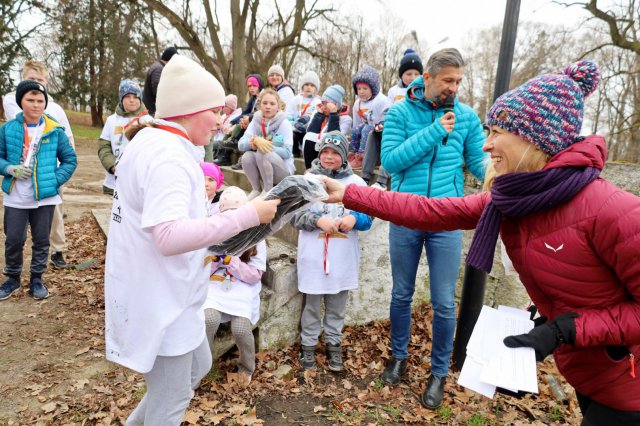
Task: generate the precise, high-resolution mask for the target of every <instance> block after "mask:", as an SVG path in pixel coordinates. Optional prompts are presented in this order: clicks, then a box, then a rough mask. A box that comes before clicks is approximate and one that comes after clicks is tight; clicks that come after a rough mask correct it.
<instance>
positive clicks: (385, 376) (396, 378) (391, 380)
mask: <svg viewBox="0 0 640 426" xmlns="http://www.w3.org/2000/svg"><path fill="white" fill-rule="evenodd" d="M406 369H407V360H406V359H396V358H395V357H391V359H390V360H389V363H388V364H387V366H386V367H385V369H384V371H383V372H382V377H381V378H382V381H383V382H385V383H387V384H390V385H393V386H395V385H397V384H398V383H400V381H401V380H402V376H403V375H404V372H405V371H406Z"/></svg>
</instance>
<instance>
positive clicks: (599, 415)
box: [576, 392, 640, 426]
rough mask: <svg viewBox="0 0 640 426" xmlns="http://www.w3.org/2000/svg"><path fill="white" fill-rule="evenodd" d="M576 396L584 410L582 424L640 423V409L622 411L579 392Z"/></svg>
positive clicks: (616, 424) (594, 425)
mask: <svg viewBox="0 0 640 426" xmlns="http://www.w3.org/2000/svg"><path fill="white" fill-rule="evenodd" d="M576 396H577V397H578V404H579V405H580V411H582V426H613V425H615V426H634V425H640V411H620V410H616V409H614V408H611V407H607V406H606V405H602V404H600V403H599V402H596V401H594V400H593V399H591V398H589V397H586V396H584V395H582V394H580V393H578V392H576Z"/></svg>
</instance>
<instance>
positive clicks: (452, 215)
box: [343, 184, 491, 231]
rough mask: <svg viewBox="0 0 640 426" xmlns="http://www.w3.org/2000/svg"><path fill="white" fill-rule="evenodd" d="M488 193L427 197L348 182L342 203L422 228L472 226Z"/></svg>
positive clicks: (462, 227) (470, 227)
mask: <svg viewBox="0 0 640 426" xmlns="http://www.w3.org/2000/svg"><path fill="white" fill-rule="evenodd" d="M490 199H491V196H490V194H489V193H488V192H481V193H478V194H474V195H468V196H466V197H457V198H427V197H424V196H420V195H414V194H408V193H404V192H393V191H380V190H379V189H375V188H370V187H366V186H357V185H354V184H351V185H348V186H347V188H346V189H345V193H344V200H343V202H344V205H345V207H346V208H348V209H350V210H355V211H358V212H362V213H366V214H368V215H371V216H375V217H378V218H380V219H384V220H388V221H390V222H393V223H395V224H396V225H401V226H406V227H407V228H412V229H419V230H422V231H452V230H455V229H474V228H475V227H476V225H477V223H478V220H480V216H481V215H482V211H483V210H484V206H485V205H487V204H488V203H489V201H490Z"/></svg>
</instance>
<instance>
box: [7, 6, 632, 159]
mask: <svg viewBox="0 0 640 426" xmlns="http://www.w3.org/2000/svg"><path fill="white" fill-rule="evenodd" d="M41 2H44V3H41ZM566 6H567V7H572V8H577V7H582V8H584V9H585V10H586V11H588V12H589V14H590V16H591V18H590V19H587V20H586V21H585V22H582V23H580V25H578V26H575V27H573V28H567V27H560V26H553V25H549V24H544V23H530V22H526V18H527V17H526V16H521V25H520V27H519V30H518V37H517V44H516V52H515V57H514V65H513V72H512V79H511V87H515V86H517V85H519V84H521V83H522V82H524V81H526V80H527V79H529V78H531V77H533V76H535V75H537V74H540V73H545V72H557V71H560V70H561V69H562V67H564V66H565V65H567V64H569V63H571V62H573V61H575V60H578V59H581V58H590V59H594V60H596V61H597V62H598V63H599V65H600V68H601V72H602V83H601V86H600V90H598V91H597V92H596V93H595V94H594V95H593V96H591V98H590V99H589V102H588V104H587V110H586V117H585V128H586V130H588V131H592V132H598V133H601V134H605V135H606V136H607V140H608V143H609V158H610V159H621V160H627V161H634V162H640V4H639V0H608V1H606V2H604V3H603V0H601V1H597V0H584V1H582V2H573V3H571V4H567V5H566ZM341 7H342V5H340V4H338V3H337V2H332V0H313V1H303V0H287V1H285V0H280V1H276V0H227V1H225V2H221V1H211V0H202V1H190V0H166V1H164V0H163V1H161V0H112V1H106V0H77V1H72V0H14V1H12V2H7V1H6V0H5V1H4V2H2V3H0V12H2V20H1V23H0V49H2V52H3V55H1V56H0V77H2V78H0V89H2V92H3V93H6V92H8V91H10V90H11V89H12V88H13V87H14V86H15V83H16V82H15V81H13V80H12V79H11V78H10V77H11V76H15V75H16V74H15V71H16V70H17V69H18V68H19V67H20V64H21V62H22V61H23V60H24V59H25V58H27V57H30V56H33V57H35V58H36V59H40V60H44V61H45V62H47V63H48V64H49V65H50V68H51V70H52V73H51V80H52V82H51V84H50V86H51V87H50V89H51V91H52V92H53V93H54V95H55V97H56V99H57V100H59V101H62V102H63V103H66V104H67V105H68V106H69V107H72V108H76V109H81V110H89V111H91V114H92V121H93V123H94V125H96V126H100V125H102V117H103V115H104V114H105V113H106V111H108V110H112V109H113V107H114V105H115V103H116V102H117V87H118V82H119V81H120V79H121V78H122V77H128V78H137V79H138V80H139V81H143V80H144V75H145V72H146V69H147V67H148V66H149V64H151V62H153V61H154V60H155V59H157V58H158V57H159V56H160V53H161V52H162V50H164V48H166V47H167V46H168V45H176V46H177V47H178V49H179V51H180V53H181V54H185V55H188V56H190V57H192V58H194V59H196V60H197V61H199V62H200V63H201V64H202V65H203V66H204V67H205V68H207V69H208V70H209V71H211V72H212V73H213V74H214V75H215V76H216V77H217V78H218V79H219V80H220V81H221V82H222V83H223V86H224V87H225V89H226V90H227V91H228V92H230V93H236V94H237V95H239V99H240V100H241V103H242V100H243V99H244V93H245V88H244V78H245V76H246V75H247V74H249V73H254V72H255V73H260V74H262V75H263V76H265V77H266V75H265V74H266V71H267V70H268V68H269V67H270V66H271V65H273V64H274V63H278V64H280V65H282V66H283V68H284V69H285V72H286V73H287V76H288V77H289V80H290V81H291V82H292V83H293V85H294V86H297V78H298V77H299V76H300V75H301V74H302V73H303V72H304V71H305V70H307V69H312V70H315V71H316V72H317V73H318V75H319V76H320V79H321V83H322V89H324V88H325V87H326V86H327V85H328V84H336V83H337V84H340V85H342V86H343V87H344V88H345V91H346V95H347V96H346V97H345V100H346V101H350V102H352V101H353V91H352V89H351V78H352V76H353V74H354V73H355V72H356V71H357V70H358V69H359V68H361V67H362V66H364V65H365V64H368V65H371V66H373V67H375V68H377V69H378V70H380V73H381V77H382V88H383V90H384V91H385V92H386V91H387V90H388V89H389V88H390V87H391V86H392V85H394V84H395V83H396V82H397V80H398V76H397V65H398V62H399V60H400V58H401V56H402V52H403V51H404V50H405V49H407V48H413V49H414V50H416V51H417V52H418V53H419V54H420V55H421V56H422V58H423V61H424V62H426V59H427V57H428V54H429V53H431V52H433V51H434V50H437V49H439V48H441V47H446V46H448V45H449V44H447V43H444V44H438V42H437V41H436V40H419V39H418V37H417V35H416V34H415V32H411V31H408V30H407V29H406V28H405V27H404V26H403V24H402V19H401V18H400V17H398V16H395V15H394V14H393V13H388V14H386V13H385V14H384V16H382V17H381V18H380V20H379V22H377V23H375V24H374V25H373V26H372V25H371V24H365V23H364V20H363V19H362V17H361V16H348V15H347V14H344V13H341V12H340V10H339V9H340V8H341ZM28 8H29V10H33V9H38V10H40V11H41V12H40V13H42V14H44V15H45V16H46V18H47V22H48V23H50V24H51V25H43V23H33V24H31V25H29V22H31V21H29V20H28V19H27V20H25V19H24V16H25V15H26V14H27V9H28ZM21 19H22V21H21ZM367 25H369V26H372V27H373V28H368V27H367ZM456 31H461V30H460V29H456ZM27 40H31V41H30V44H28V47H29V49H26V48H25V41H27ZM465 40H466V42H465V43H464V44H463V45H462V46H456V47H458V48H460V49H461V51H462V52H463V55H464V56H465V57H466V59H467V62H468V66H467V68H466V72H465V82H464V84H463V88H462V90H461V93H460V97H461V99H462V100H463V101H464V102H466V103H468V104H470V105H472V106H473V107H474V108H475V109H476V111H477V112H478V115H479V116H480V117H484V116H485V114H486V111H487V109H488V108H489V106H490V104H491V101H492V94H493V85H494V79H495V70H496V66H497V59H498V58H497V55H498V46H499V43H500V28H499V27H494V28H488V29H484V30H482V31H476V32H469V33H468V36H467V37H466V38H465ZM11 72H13V74H12V73H11ZM14 79H15V78H14Z"/></svg>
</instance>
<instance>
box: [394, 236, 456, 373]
mask: <svg viewBox="0 0 640 426" xmlns="http://www.w3.org/2000/svg"><path fill="white" fill-rule="evenodd" d="M461 246H462V231H442V232H425V231H415V230H413V229H409V228H405V227H404V226H397V225H394V224H390V225H389V252H390V256H391V272H392V276H393V290H392V292H391V307H390V318H391V353H392V354H393V356H394V357H395V358H396V359H406V358H408V357H409V353H408V352H407V346H408V344H409V337H410V334H411V302H412V300H413V293H414V291H415V288H416V274H417V271H418V262H419V261H420V256H422V247H424V248H425V250H426V252H427V261H428V262H429V282H430V291H431V304H432V306H433V312H434V315H433V324H432V327H433V329H432V336H433V345H432V348H431V373H432V374H433V375H435V376H437V377H444V376H446V375H447V373H448V371H449V359H450V357H451V350H452V348H453V334H454V332H455V328H456V307H455V300H454V292H455V288H456V282H457V280H458V271H459V270H460V251H461Z"/></svg>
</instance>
